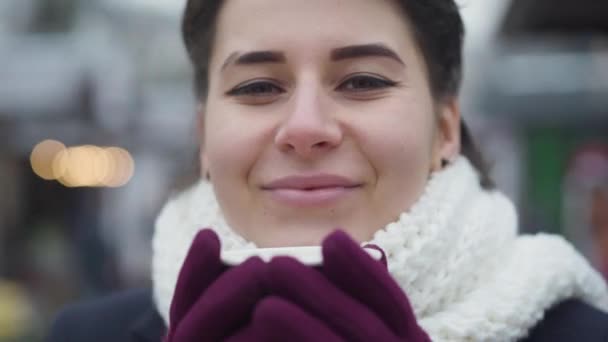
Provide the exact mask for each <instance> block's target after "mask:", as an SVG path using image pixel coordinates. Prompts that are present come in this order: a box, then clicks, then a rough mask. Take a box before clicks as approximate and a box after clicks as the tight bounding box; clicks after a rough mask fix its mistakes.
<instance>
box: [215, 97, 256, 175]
mask: <svg viewBox="0 0 608 342" xmlns="http://www.w3.org/2000/svg"><path fill="white" fill-rule="evenodd" d="M219 113H221V115H220V114H219ZM257 126H259V125H256V123H255V122H253V120H247V119H243V118H239V117H238V116H235V115H231V113H230V112H229V110H228V109H225V108H224V109H219V108H217V109H215V108H214V109H213V111H210V112H209V115H208V117H207V122H206V125H205V133H204V134H205V136H204V137H205V138H204V148H205V155H206V158H207V163H208V166H207V167H208V168H209V171H210V173H211V175H212V177H213V179H214V183H215V182H216V181H218V182H222V181H223V180H230V181H231V182H232V181H235V180H237V178H241V179H243V180H244V179H245V177H246V176H247V174H248V172H249V170H250V169H251V167H252V165H253V164H254V163H255V161H256V158H257V156H258V155H259V154H260V152H261V150H262V149H263V140H264V139H263V138H264V135H263V132H262V128H261V127H257Z"/></svg>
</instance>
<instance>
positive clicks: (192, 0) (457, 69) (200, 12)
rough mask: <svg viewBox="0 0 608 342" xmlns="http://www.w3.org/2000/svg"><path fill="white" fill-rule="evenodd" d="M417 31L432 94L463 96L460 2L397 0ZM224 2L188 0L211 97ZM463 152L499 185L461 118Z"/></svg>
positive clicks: (200, 68)
mask: <svg viewBox="0 0 608 342" xmlns="http://www.w3.org/2000/svg"><path fill="white" fill-rule="evenodd" d="M395 1H397V2H398V3H399V5H400V6H401V8H402V9H403V12H404V14H405V16H406V18H408V19H409V24H410V26H411V27H412V29H413V31H414V38H415V40H416V43H417V44H418V45H419V47H420V49H421V51H422V54H423V56H424V59H425V62H426V64H427V68H428V70H427V71H428V77H429V83H430V87H431V92H432V94H433V97H434V98H435V100H436V101H437V102H438V103H440V102H443V101H446V100H447V99H450V98H453V97H455V96H458V92H459V89H460V84H461V82H462V47H463V40H464V24H463V22H462V18H461V16H460V12H459V10H458V6H457V5H456V3H455V2H454V0H395ZM222 4H223V1H222V0H188V2H187V4H186V9H185V12H184V16H183V20H182V36H183V39H184V43H185V45H186V50H187V52H188V56H189V57H190V60H191V62H192V65H193V67H194V72H195V76H194V85H195V92H196V95H197V97H198V98H199V99H201V100H202V101H204V100H205V98H206V96H207V87H208V67H209V58H210V55H211V48H212V46H213V40H214V37H215V26H216V25H215V24H216V20H217V17H218V13H219V11H220V9H221V6H222ZM461 144H462V154H463V155H464V156H466V157H467V158H468V159H469V160H470V161H471V163H472V164H473V166H474V167H475V168H476V169H477V171H478V173H479V177H480V183H481V185H482V186H483V187H484V188H486V189H493V188H494V187H495V184H494V182H493V181H492V179H491V177H490V172H489V167H488V164H487V163H486V162H485V160H484V158H483V157H482V154H481V152H480V151H479V149H478V148H477V145H476V144H475V142H474V140H473V137H472V136H471V134H470V132H469V130H468V128H467V127H466V125H465V124H464V121H461Z"/></svg>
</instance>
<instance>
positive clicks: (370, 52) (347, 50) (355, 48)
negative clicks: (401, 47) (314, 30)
mask: <svg viewBox="0 0 608 342" xmlns="http://www.w3.org/2000/svg"><path fill="white" fill-rule="evenodd" d="M362 57H388V58H391V59H394V60H395V61H397V62H399V64H402V65H405V63H403V61H402V60H401V58H399V55H397V53H396V52H395V51H393V50H391V49H390V48H389V47H387V46H386V45H384V44H364V45H351V46H345V47H341V48H338V49H334V50H332V51H331V60H332V61H340V60H345V59H352V58H362Z"/></svg>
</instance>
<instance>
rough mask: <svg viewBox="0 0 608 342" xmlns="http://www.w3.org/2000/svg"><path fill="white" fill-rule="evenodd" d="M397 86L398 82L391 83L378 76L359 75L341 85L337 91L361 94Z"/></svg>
mask: <svg viewBox="0 0 608 342" xmlns="http://www.w3.org/2000/svg"><path fill="white" fill-rule="evenodd" d="M396 85H397V82H394V81H390V80H387V79H384V78H380V77H377V76H371V75H357V76H353V77H350V78H348V79H347V80H345V81H344V82H342V83H340V85H339V86H338V88H337V89H338V90H342V91H352V92H360V91H369V90H378V89H383V88H388V87H394V86H396Z"/></svg>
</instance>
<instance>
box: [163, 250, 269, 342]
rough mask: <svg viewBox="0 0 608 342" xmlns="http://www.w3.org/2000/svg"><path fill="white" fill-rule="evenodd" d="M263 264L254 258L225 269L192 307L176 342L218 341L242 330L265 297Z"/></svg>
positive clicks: (176, 334)
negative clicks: (256, 305) (258, 303)
mask: <svg viewBox="0 0 608 342" xmlns="http://www.w3.org/2000/svg"><path fill="white" fill-rule="evenodd" d="M265 267H266V264H264V262H263V261H262V260H261V259H260V258H257V257H253V258H250V259H248V260H246V261H245V262H244V263H243V264H241V265H239V266H237V267H234V268H231V269H228V270H227V271H226V272H224V273H223V274H222V275H221V276H220V277H219V278H218V279H217V280H216V281H215V282H214V283H212V284H211V285H210V286H209V287H208V288H207V290H206V291H205V293H204V294H203V295H202V296H200V297H199V298H198V299H197V301H196V303H195V304H194V305H193V306H192V308H191V309H190V311H189V312H188V315H186V316H185V317H184V318H183V320H182V321H181V322H180V324H179V326H178V327H177V330H176V332H175V334H174V336H175V340H176V341H218V340H222V339H223V338H225V337H227V336H228V335H229V334H230V333H232V332H234V331H236V330H238V329H239V328H240V327H242V326H244V325H245V324H246V323H247V322H248V321H249V319H250V318H251V314H252V312H253V310H254V307H255V304H256V303H257V302H258V301H259V300H260V299H261V298H262V297H263V296H264V295H265V293H266V291H265V289H264V287H263V276H264V274H263V272H265Z"/></svg>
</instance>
